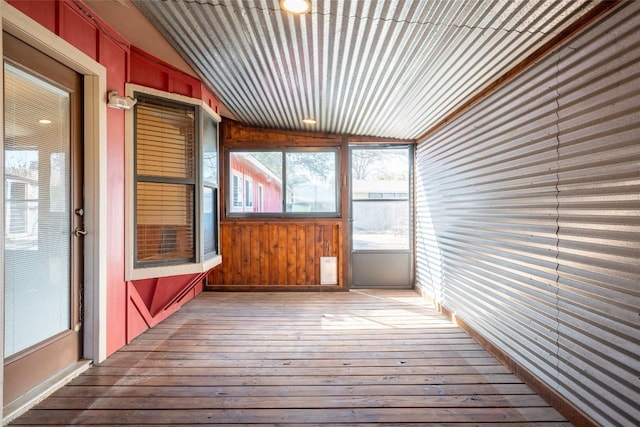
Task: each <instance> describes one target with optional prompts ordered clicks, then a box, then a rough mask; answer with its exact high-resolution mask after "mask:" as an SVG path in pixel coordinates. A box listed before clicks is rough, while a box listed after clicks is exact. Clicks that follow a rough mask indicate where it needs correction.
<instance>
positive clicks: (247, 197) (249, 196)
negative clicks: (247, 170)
mask: <svg viewBox="0 0 640 427" xmlns="http://www.w3.org/2000/svg"><path fill="white" fill-rule="evenodd" d="M243 188H244V199H243V200H244V210H245V212H246V211H249V212H253V178H251V177H250V176H249V175H245V176H244V186H243Z"/></svg>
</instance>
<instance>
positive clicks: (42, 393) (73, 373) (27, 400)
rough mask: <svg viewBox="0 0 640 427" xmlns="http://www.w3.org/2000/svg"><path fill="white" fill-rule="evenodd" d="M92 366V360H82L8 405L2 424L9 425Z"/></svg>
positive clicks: (4, 409)
mask: <svg viewBox="0 0 640 427" xmlns="http://www.w3.org/2000/svg"><path fill="white" fill-rule="evenodd" d="M90 366H91V361H90V360H80V361H78V362H76V363H74V364H73V365H71V366H69V367H68V368H66V369H63V370H62V371H60V372H58V373H57V374H56V375H54V376H53V377H51V378H49V379H48V380H47V381H45V382H43V383H42V384H40V385H38V386H36V387H34V388H32V389H31V390H29V391H28V392H27V393H26V394H24V395H23V396H21V397H19V398H18V399H16V400H14V401H13V402H11V403H9V404H8V405H6V406H5V407H4V408H3V411H2V413H3V418H2V425H7V424H8V423H10V422H11V421H13V420H15V419H16V418H18V417H19V416H20V415H22V414H24V413H25V412H27V411H28V410H29V409H31V408H32V407H34V406H35V405H37V404H38V403H40V402H42V401H43V400H44V399H45V398H46V397H48V396H50V395H51V394H53V393H54V392H55V391H56V390H58V389H59V388H60V387H62V386H63V385H65V384H67V383H68V382H69V381H71V380H72V379H74V378H76V377H77V376H78V375H80V374H81V373H83V372H84V371H86V370H87V369H89V367H90Z"/></svg>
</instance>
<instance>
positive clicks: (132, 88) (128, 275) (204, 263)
mask: <svg viewBox="0 0 640 427" xmlns="http://www.w3.org/2000/svg"><path fill="white" fill-rule="evenodd" d="M136 92H141V93H144V94H146V95H151V96H156V97H159V98H164V99H167V100H169V101H176V102H181V103H184V104H190V105H195V106H199V107H201V108H203V109H204V110H205V111H206V113H207V114H209V115H210V116H211V117H213V119H214V120H216V121H217V122H220V120H221V118H220V116H219V115H218V114H217V113H216V112H215V111H213V109H211V107H209V106H208V105H207V104H205V103H204V102H203V101H202V100H201V99H197V98H190V97H187V96H183V95H178V94H175V93H169V92H164V91H161V90H157V89H152V88H148V87H145V86H140V85H136V84H131V83H127V84H126V95H127V96H130V97H132V98H133V97H134V95H135V93H136ZM133 111H134V110H133V109H132V110H129V111H127V112H126V114H125V129H126V130H125V145H126V148H125V150H126V154H127V155H126V159H127V161H126V170H125V279H126V280H139V279H151V278H157V277H168V276H178V275H181V274H195V273H202V272H205V271H207V270H210V269H211V268H213V267H215V266H216V265H219V264H221V263H222V256H221V255H220V254H218V255H216V256H213V257H211V258H209V259H204V257H203V256H201V259H200V260H196V262H185V263H182V264H172V265H159V266H150V267H136V266H135V212H134V210H135V200H134V197H135V194H134V193H135V191H134V182H135V180H134V178H135V175H134V174H135V170H134V168H135V164H134V162H133V159H134V155H133V153H134V148H135V141H134V131H135V129H134V113H133ZM197 150H198V152H200V151H201V150H200V147H198V148H197ZM196 168H197V169H198V170H200V169H201V164H200V162H198V165H197V166H196ZM196 191H199V192H200V193H202V185H198V186H197V189H196ZM200 197H202V196H201V195H200ZM196 206H198V203H197V202H196ZM200 215H201V212H198V213H197V215H196V221H199V218H200ZM196 237H197V239H196V245H199V247H200V251H199V253H200V254H202V246H203V241H202V236H201V235H199V236H196ZM196 252H198V251H196Z"/></svg>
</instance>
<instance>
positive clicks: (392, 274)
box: [351, 251, 413, 289]
mask: <svg viewBox="0 0 640 427" xmlns="http://www.w3.org/2000/svg"><path fill="white" fill-rule="evenodd" d="M411 264H412V263H411V252H409V251H406V252H391V251H390V252H385V251H376V252H353V253H352V254H351V271H352V276H353V277H352V280H351V288H352V289H363V288H364V289H412V288H413V280H412V277H411V276H412V274H411Z"/></svg>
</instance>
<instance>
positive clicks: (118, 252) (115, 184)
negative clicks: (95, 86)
mask: <svg viewBox="0 0 640 427" xmlns="http://www.w3.org/2000/svg"><path fill="white" fill-rule="evenodd" d="M9 3H10V4H12V5H13V6H15V7H16V8H18V9H19V10H21V11H22V12H24V13H25V14H27V15H28V16H30V17H31V18H33V19H34V20H36V21H37V22H39V23H40V24H42V25H43V26H45V27H46V28H48V29H49V30H50V31H51V32H53V33H55V34H57V35H59V36H60V37H62V38H63V39H64V40H66V41H67V42H69V43H71V44H72V45H74V46H76V47H77V48H78V49H79V50H81V51H82V52H84V53H85V54H87V55H88V56H90V57H91V58H93V59H95V60H97V61H98V62H99V63H100V64H102V65H103V66H105V68H106V69H107V92H108V91H112V90H115V91H117V92H118V93H119V94H123V93H124V90H125V83H126V82H128V81H129V82H132V83H137V84H140V85H144V86H148V87H152V88H156V89H159V90H164V91H168V92H173V93H179V94H181V95H186V96H192V97H200V96H203V99H204V100H205V102H206V103H207V104H209V105H210V106H211V107H212V108H213V109H214V110H215V111H216V112H218V111H219V107H218V101H217V100H216V99H215V97H214V96H213V95H211V94H210V93H209V92H208V91H206V90H203V86H202V84H201V83H200V81H199V80H198V79H196V78H194V77H192V76H189V75H187V74H185V73H183V72H181V71H179V70H176V69H174V68H173V67H171V66H170V65H169V64H166V63H163V62H162V61H160V60H158V59H157V58H154V57H153V56H151V55H148V54H147V53H145V52H143V51H141V50H139V49H136V48H135V47H131V46H130V44H129V43H128V41H126V40H124V39H123V38H122V37H121V36H120V35H119V34H117V33H116V32H115V31H114V30H113V29H111V28H110V27H109V26H108V25H107V24H106V23H105V22H103V21H102V20H101V19H100V17H99V16H97V15H96V14H95V13H93V12H92V11H91V10H90V8H89V7H87V6H86V5H85V4H83V3H82V2H81V1H78V0H42V1H32V0H9ZM101 96H103V97H104V101H105V102H106V97H107V94H106V93H105V94H102V95H101ZM125 114H126V113H125V112H124V111H122V110H114V109H107V182H108V183H109V184H108V189H107V200H108V203H107V229H108V241H107V263H108V268H107V354H108V355H110V354H112V353H113V352H115V351H116V350H118V349H119V348H120V347H122V346H123V345H125V344H126V343H128V342H130V341H131V340H132V339H133V338H134V337H135V336H137V335H138V334H140V333H142V332H143V331H144V330H146V329H147V328H149V327H152V326H154V325H156V324H157V323H158V322H160V321H161V320H163V319H165V318H166V317H168V316H169V315H171V314H172V313H173V312H175V311H176V310H178V309H179V307H180V306H181V305H182V304H184V303H185V302H186V301H188V300H190V299H192V298H193V297H194V296H196V295H197V294H199V293H200V292H202V284H201V283H200V282H199V281H200V280H201V279H202V277H203V275H199V276H193V275H190V276H177V277H174V278H163V279H150V281H141V282H138V286H137V287H136V284H135V283H133V282H126V281H125V280H124V268H125V267H124V261H125V260H124V246H125V230H124V215H125V209H124V196H125V176H124V175H125V173H124V170H125V160H126V159H125V125H124V121H125V120H124V118H125ZM194 280H195V281H194ZM150 284H153V286H151V285H150ZM138 288H139V289H138Z"/></svg>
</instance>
